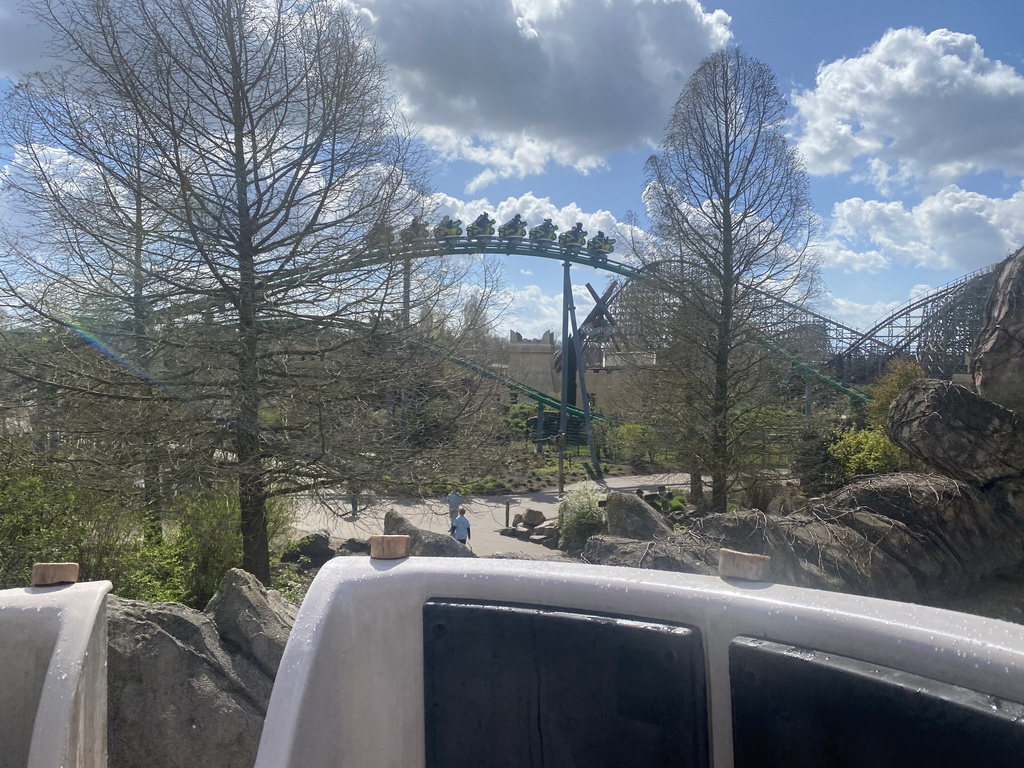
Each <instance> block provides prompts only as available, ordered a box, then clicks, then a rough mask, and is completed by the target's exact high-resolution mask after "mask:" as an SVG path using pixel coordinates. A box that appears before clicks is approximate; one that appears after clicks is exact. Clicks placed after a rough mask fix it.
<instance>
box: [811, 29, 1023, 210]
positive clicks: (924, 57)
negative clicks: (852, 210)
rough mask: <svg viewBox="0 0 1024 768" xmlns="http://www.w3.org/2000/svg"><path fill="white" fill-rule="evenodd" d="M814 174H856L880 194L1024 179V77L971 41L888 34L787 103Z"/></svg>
mask: <svg viewBox="0 0 1024 768" xmlns="http://www.w3.org/2000/svg"><path fill="white" fill-rule="evenodd" d="M793 104H794V106H795V107H796V109H797V111H798V120H799V122H800V123H801V125H802V128H803V132H802V135H801V136H800V137H799V146H800V149H801V151H802V152H803V154H804V156H805V158H806V160H807V167H808V169H809V170H810V171H811V172H812V173H815V174H836V173H846V172H851V171H852V172H854V173H855V174H857V175H858V178H859V179H860V180H867V181H870V182H871V183H872V184H874V185H875V186H876V188H878V189H879V190H880V191H881V192H882V193H883V194H887V195H888V194H890V193H891V192H892V191H893V190H894V189H897V188H899V187H902V186H906V185H909V184H915V185H923V186H924V188H925V189H927V190H928V191H934V190H935V189H937V188H939V187H941V186H943V185H945V184H949V183H952V182H954V181H957V180H959V179H961V178H963V177H964V176H965V175H968V174H975V173H983V172H986V171H992V170H995V171H1001V172H1003V173H1005V174H1008V175H1011V176H1017V175H1020V174H1024V142H1021V140H1020V126H1021V124H1022V123H1024V77H1021V76H1020V75H1018V74H1017V73H1016V72H1015V71H1014V69H1013V68H1012V67H1010V66H1007V65H1006V64H1003V63H1001V62H999V61H993V60H991V59H988V58H986V57H985V53H984V51H983V50H982V48H981V46H980V45H978V42H977V40H976V39H975V38H974V37H973V36H972V35H966V34H961V33H957V32H951V31H949V30H945V29H939V30H935V31H934V32H931V33H929V34H926V33H925V32H924V31H922V30H920V29H914V28H907V29H896V30H889V31H888V32H886V34H885V35H884V36H883V37H882V39H881V40H879V41H878V42H877V43H876V44H875V45H873V46H872V47H871V48H870V49H868V50H867V51H865V52H864V53H863V54H861V55H860V56H857V57H854V58H849V59H839V60H838V61H834V62H832V63H830V64H825V65H822V66H820V67H819V69H818V74H817V81H816V85H815V88H814V89H813V90H808V91H803V92H800V93H797V94H794V96H793Z"/></svg>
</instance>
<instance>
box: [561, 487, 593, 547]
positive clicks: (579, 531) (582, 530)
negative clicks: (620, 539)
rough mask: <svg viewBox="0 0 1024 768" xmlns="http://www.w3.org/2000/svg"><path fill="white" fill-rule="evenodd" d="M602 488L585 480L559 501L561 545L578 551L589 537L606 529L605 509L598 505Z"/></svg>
mask: <svg viewBox="0 0 1024 768" xmlns="http://www.w3.org/2000/svg"><path fill="white" fill-rule="evenodd" d="M600 500H601V489H600V488H599V487H598V485H597V483H592V482H591V481H589V480H585V481H583V482H582V483H580V484H579V486H578V487H577V488H575V489H573V490H571V491H569V493H567V494H566V495H565V498H563V499H562V500H561V501H560V502H558V527H559V530H560V531H561V538H560V539H559V547H560V548H561V549H564V550H569V551H570V552H578V551H580V550H581V549H583V547H584V546H585V545H586V543H587V539H589V538H590V537H591V536H593V535H595V534H598V533H600V532H601V531H602V530H604V510H603V509H601V507H600V506H599V505H598V502H599V501H600Z"/></svg>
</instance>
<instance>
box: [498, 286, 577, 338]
mask: <svg viewBox="0 0 1024 768" xmlns="http://www.w3.org/2000/svg"><path fill="white" fill-rule="evenodd" d="M572 297H573V304H575V306H576V323H577V324H581V323H582V322H583V320H584V318H586V316H587V314H588V313H589V312H590V310H592V309H593V308H594V298H593V297H592V296H591V295H590V292H589V291H587V287H586V286H585V285H573V287H572ZM498 303H499V304H501V305H508V306H509V307H510V309H509V310H508V311H507V312H506V313H505V314H504V315H503V316H502V318H501V322H502V323H503V324H504V325H507V326H508V329H509V330H512V331H517V332H519V333H521V334H522V335H523V338H524V339H539V338H540V337H541V336H542V335H543V334H544V332H545V331H551V332H552V333H553V334H554V337H555V338H556V339H561V337H562V294H561V293H547V292H545V290H544V289H543V288H542V287H541V286H539V285H524V286H521V287H519V288H516V289H510V290H508V291H506V292H504V293H503V294H502V295H501V296H500V297H499V302H498ZM496 331H497V333H498V335H499V336H504V335H505V333H504V331H503V330H502V329H501V328H500V327H499V328H496Z"/></svg>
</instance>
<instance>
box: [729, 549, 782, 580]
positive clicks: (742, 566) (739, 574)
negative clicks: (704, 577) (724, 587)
mask: <svg viewBox="0 0 1024 768" xmlns="http://www.w3.org/2000/svg"><path fill="white" fill-rule="evenodd" d="M771 562H772V559H771V558H770V557H769V556H767V555H751V554H749V553H747V552H737V551H736V550H734V549H720V550H718V575H719V576H720V577H722V578H723V579H725V578H733V579H748V580H750V581H768V580H769V579H768V568H769V566H770V565H771Z"/></svg>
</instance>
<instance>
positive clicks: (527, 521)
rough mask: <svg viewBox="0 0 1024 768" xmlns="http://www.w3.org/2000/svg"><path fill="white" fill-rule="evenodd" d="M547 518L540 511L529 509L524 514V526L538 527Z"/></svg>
mask: <svg viewBox="0 0 1024 768" xmlns="http://www.w3.org/2000/svg"><path fill="white" fill-rule="evenodd" d="M545 520H547V518H546V517H545V516H544V513H543V512H541V511H540V510H539V509H527V510H526V512H524V513H523V525H529V526H536V525H540V524H541V523H543V522H544V521H545Z"/></svg>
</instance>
